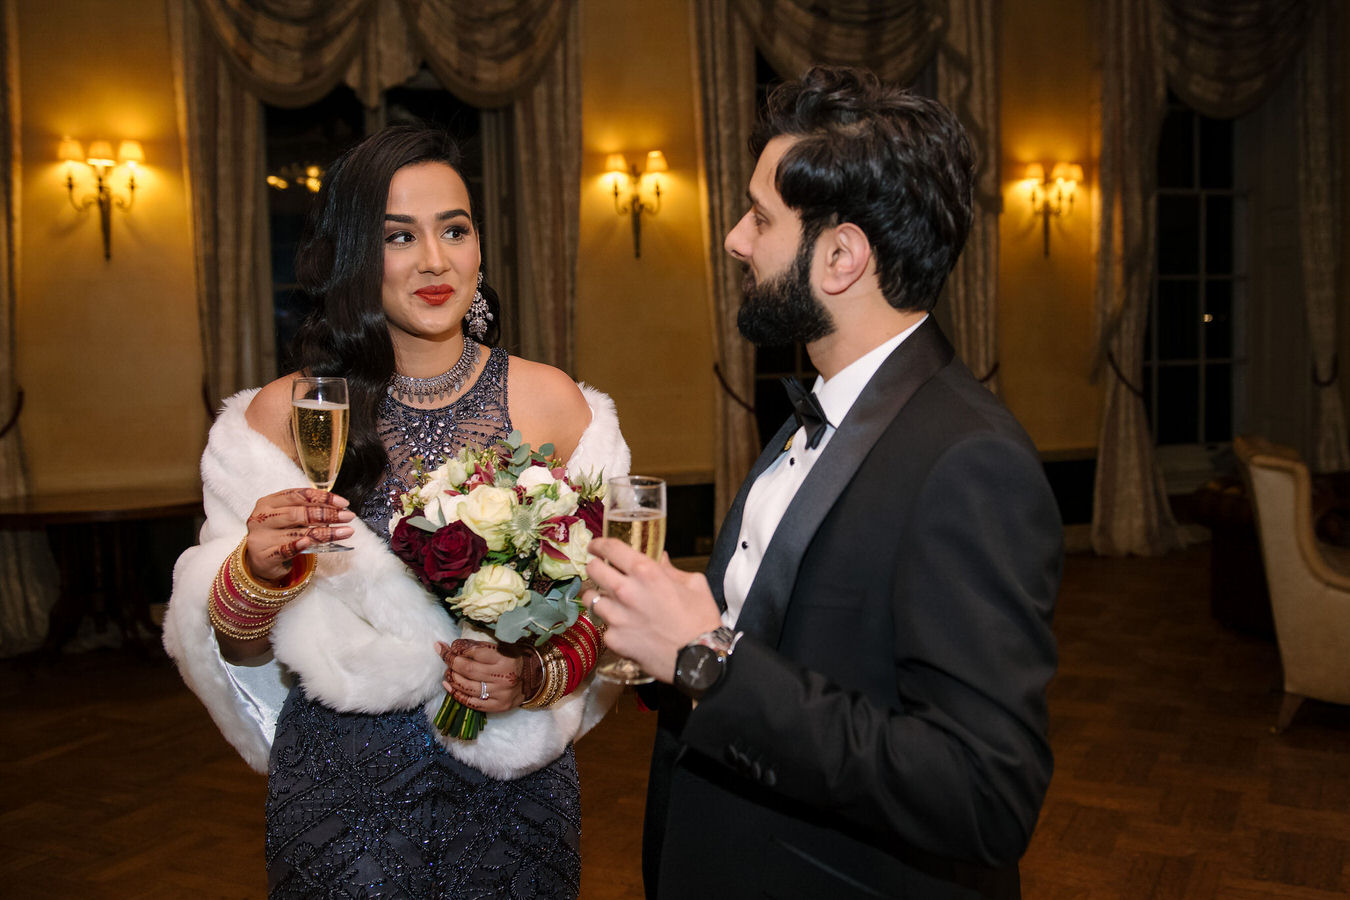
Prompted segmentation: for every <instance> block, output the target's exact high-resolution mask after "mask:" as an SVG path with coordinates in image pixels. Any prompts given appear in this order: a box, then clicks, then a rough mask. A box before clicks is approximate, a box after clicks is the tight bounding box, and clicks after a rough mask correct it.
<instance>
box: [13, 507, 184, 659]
mask: <svg viewBox="0 0 1350 900" xmlns="http://www.w3.org/2000/svg"><path fill="white" fill-rule="evenodd" d="M201 515H202V498H201V488H200V487H199V486H194V487H190V488H189V487H170V488H135V489H122V490H106V491H81V492H76V493H59V494H57V493H53V494H35V495H29V496H26V497H15V498H11V499H8V500H5V499H0V528H5V529H35V528H43V529H45V530H46V532H47V540H48V542H49V543H50V544H51V548H52V554H53V556H54V557H55V559H56V564H57V569H58V571H59V572H60V577H61V584H60V593H59V595H58V597H57V601H56V605H55V606H53V607H52V610H51V614H50V615H49V617H48V627H47V638H46V640H45V641H44V642H43V645H42V651H41V652H46V653H55V652H58V651H59V650H60V649H61V648H62V647H63V646H64V645H65V644H66V642H67V641H69V640H70V638H71V637H73V636H74V635H75V632H76V631H77V630H78V629H79V627H80V623H81V622H82V621H83V620H84V618H85V617H86V616H88V615H92V616H93V617H94V622H95V625H96V627H98V628H99V630H103V629H104V628H106V624H107V621H108V620H109V619H111V620H112V621H113V622H114V623H115V624H116V625H117V626H118V628H119V629H120V630H121V632H122V639H123V641H124V642H131V643H136V644H138V645H142V646H147V647H148V646H151V645H149V644H147V643H146V641H145V638H146V637H147V636H152V635H153V636H157V635H158V628H157V627H156V626H155V624H154V622H153V621H152V620H151V618H150V602H151V598H150V596H148V594H149V591H147V589H146V584H147V581H148V580H153V578H147V576H153V575H155V574H157V569H158V568H159V567H167V566H168V565H171V560H168V561H165V560H163V559H159V560H156V559H154V558H153V555H152V553H151V550H152V548H151V546H150V544H151V541H150V540H149V532H150V530H151V526H152V525H154V524H155V523H163V522H169V521H170V520H179V521H180V523H181V522H183V521H184V520H192V519H196V518H198V517H200V516H201ZM170 549H171V550H173V549H174V548H170ZM176 549H179V550H181V549H183V548H176ZM160 599H164V600H167V599H168V597H167V594H166V596H164V597H163V598H160ZM156 640H157V638H156Z"/></svg>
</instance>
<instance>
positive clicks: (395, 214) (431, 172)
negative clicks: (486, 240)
mask: <svg viewBox="0 0 1350 900" xmlns="http://www.w3.org/2000/svg"><path fill="white" fill-rule="evenodd" d="M469 211H470V210H469V189H468V187H467V186H465V184H464V180H463V179H462V178H460V177H459V175H458V173H456V172H455V170H454V169H452V168H450V167H449V166H448V165H446V164H445V163H439V162H424V163H416V164H414V165H411V166H405V167H403V168H402V169H399V170H398V171H397V172H395V173H394V177H393V179H392V180H391V181H390V182H389V202H388V203H387V205H386V206H385V212H384V287H383V291H382V297H383V304H384V315H385V318H386V319H388V321H389V333H390V335H391V337H392V338H393V340H394V346H395V347H398V346H399V345H400V344H405V345H406V342H407V341H409V340H412V339H418V338H422V339H429V340H445V339H446V338H448V337H450V336H452V335H454V334H456V333H458V332H459V330H460V320H461V319H463V318H464V315H465V313H467V312H468V310H469V305H470V304H471V303H472V302H473V296H474V292H475V290H476V289H477V284H478V266H479V263H480V261H481V256H480V254H479V247H478V234H477V232H475V231H474V228H473V220H472V218H471V217H470V215H469Z"/></svg>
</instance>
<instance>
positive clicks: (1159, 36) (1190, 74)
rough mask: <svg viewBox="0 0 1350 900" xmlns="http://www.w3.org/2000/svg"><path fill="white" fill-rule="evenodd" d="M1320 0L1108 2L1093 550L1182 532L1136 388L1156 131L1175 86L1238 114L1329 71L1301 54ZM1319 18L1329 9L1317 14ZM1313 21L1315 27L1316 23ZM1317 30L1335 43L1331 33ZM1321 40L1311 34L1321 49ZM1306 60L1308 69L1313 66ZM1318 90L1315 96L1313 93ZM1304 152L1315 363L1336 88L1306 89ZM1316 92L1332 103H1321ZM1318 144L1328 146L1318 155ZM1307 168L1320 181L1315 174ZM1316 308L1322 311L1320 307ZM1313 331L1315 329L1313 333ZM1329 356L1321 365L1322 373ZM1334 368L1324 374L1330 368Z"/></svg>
mask: <svg viewBox="0 0 1350 900" xmlns="http://www.w3.org/2000/svg"><path fill="white" fill-rule="evenodd" d="M1326 6H1327V4H1326V3H1325V0H1103V2H1102V4H1101V9H1102V15H1101V16H1100V23H1101V31H1100V34H1101V38H1102V47H1103V62H1102V153H1101V164H1100V183H1101V203H1102V205H1101V210H1100V216H1101V217H1100V221H1099V223H1098V225H1099V229H1098V245H1099V246H1098V253H1097V267H1098V268H1097V341H1098V348H1097V357H1098V371H1101V372H1104V373H1105V377H1106V397H1105V409H1104V411H1103V415H1102V426H1101V430H1100V433H1099V436H1098V456H1097V480H1096V485H1095V503H1094V508H1093V519H1092V542H1093V546H1094V548H1095V549H1096V550H1097V552H1098V553H1103V554H1109V555H1123V554H1127V553H1136V554H1140V555H1155V554H1159V553H1164V552H1166V551H1167V550H1168V549H1170V548H1172V547H1175V546H1177V544H1178V543H1179V537H1178V529H1177V526H1176V521H1175V520H1174V519H1173V517H1172V513H1171V508H1170V506H1169V505H1168V502H1167V496H1166V491H1165V489H1164V487H1163V483H1162V475H1161V472H1160V471H1159V469H1158V465H1157V461H1156V458H1155V455H1154V448H1153V439H1152V436H1151V435H1150V434H1149V430H1148V427H1147V422H1146V416H1145V410H1144V403H1143V397H1142V394H1141V393H1140V385H1141V384H1142V372H1143V333H1144V327H1145V324H1146V321H1147V315H1148V298H1149V291H1150V289H1151V286H1152V282H1153V270H1154V266H1155V265H1156V260H1157V248H1156V245H1155V237H1154V214H1155V205H1156V193H1157V184H1156V160H1157V154H1158V135H1159V131H1160V128H1161V125H1162V119H1163V115H1164V113H1165V111H1166V89H1167V86H1168V85H1169V84H1170V85H1171V86H1172V87H1173V89H1174V90H1176V91H1177V92H1178V94H1179V95H1180V96H1181V97H1182V98H1183V99H1184V100H1185V101H1186V102H1187V103H1188V104H1189V105H1191V106H1192V107H1193V108H1195V109H1197V110H1198V111H1199V112H1201V113H1203V114H1205V115H1208V116H1213V117H1231V116H1236V115H1239V114H1241V113H1244V112H1247V111H1249V110H1251V109H1253V108H1254V107H1255V106H1257V105H1258V104H1259V103H1260V102H1261V101H1262V100H1263V99H1264V98H1265V97H1266V95H1267V94H1269V93H1270V91H1271V89H1272V88H1273V87H1274V86H1275V84H1276V83H1278V81H1279V79H1280V78H1282V77H1284V76H1285V74H1286V73H1287V72H1288V71H1290V67H1291V66H1292V65H1293V64H1294V63H1295V62H1296V61H1300V60H1302V61H1300V65H1301V66H1303V67H1304V69H1303V71H1313V70H1315V72H1316V74H1314V75H1312V76H1311V78H1309V77H1305V78H1304V79H1303V81H1302V82H1301V83H1302V84H1304V85H1305V87H1306V86H1308V85H1309V84H1310V81H1311V82H1316V81H1319V80H1321V79H1325V78H1328V77H1329V70H1328V68H1327V66H1328V65H1329V63H1328V62H1327V59H1329V54H1328V55H1327V56H1326V57H1324V58H1322V61H1321V62H1320V63H1319V62H1318V61H1317V59H1315V58H1314V59H1313V60H1312V62H1311V63H1309V62H1308V60H1307V59H1304V58H1303V57H1302V56H1301V54H1303V52H1304V45H1305V43H1306V40H1305V39H1306V37H1307V35H1308V34H1309V31H1310V26H1311V25H1312V24H1313V22H1314V14H1315V13H1317V12H1318V10H1323V11H1325V7H1326ZM1317 20H1318V21H1322V22H1323V23H1324V24H1323V25H1322V26H1320V27H1322V29H1323V31H1324V32H1327V31H1328V29H1327V28H1326V26H1325V19H1323V18H1321V16H1320V15H1319V16H1318V17H1317ZM1312 30H1313V31H1314V32H1315V31H1316V28H1315V27H1314V28H1313V29H1312ZM1319 39H1325V40H1330V39H1331V38H1330V37H1329V36H1328V34H1325V33H1324V34H1322V35H1320V36H1319ZM1316 46H1317V44H1316V42H1314V44H1313V47H1314V51H1315V48H1316ZM1310 65H1311V68H1309V66H1310ZM1319 96H1320V98H1321V99H1320V100H1319V99H1315V98H1316V97H1319ZM1302 98H1303V99H1302V104H1303V108H1302V109H1301V110H1300V112H1299V117H1300V123H1301V129H1302V133H1301V134H1300V135H1299V144H1300V155H1301V156H1302V157H1303V159H1304V162H1305V165H1304V166H1301V167H1300V169H1301V170H1302V169H1303V168H1306V166H1307V164H1308V163H1310V162H1313V161H1314V157H1315V158H1316V159H1321V160H1322V161H1323V162H1322V165H1323V167H1324V168H1323V170H1322V172H1321V173H1320V174H1317V173H1314V174H1309V173H1305V172H1303V171H1300V173H1299V175H1300V185H1301V188H1300V203H1301V205H1302V208H1301V210H1300V220H1301V226H1302V227H1301V229H1300V230H1301V234H1302V236H1303V249H1302V254H1303V260H1304V272H1305V278H1308V279H1310V283H1311V284H1314V285H1315V284H1318V283H1320V284H1321V288H1320V289H1312V288H1310V290H1309V291H1308V292H1307V300H1306V301H1305V302H1306V303H1307V304H1308V307H1307V308H1308V315H1309V321H1310V323H1321V324H1320V326H1319V325H1318V324H1314V327H1315V328H1316V327H1323V328H1324V331H1325V340H1324V341H1322V345H1320V346H1319V345H1318V344H1316V343H1315V346H1316V347H1317V353H1318V361H1319V362H1325V363H1330V361H1331V359H1332V358H1333V355H1334V340H1335V338H1334V333H1335V331H1334V327H1333V325H1332V323H1334V321H1335V303H1334V277H1335V276H1334V271H1335V270H1334V265H1335V263H1334V250H1333V249H1330V248H1334V247H1336V246H1338V245H1337V244H1335V243H1334V237H1333V235H1334V231H1333V229H1334V228H1335V224H1334V223H1335V222H1336V221H1337V220H1338V217H1339V195H1336V194H1333V193H1332V191H1331V190H1330V189H1329V184H1328V183H1327V182H1326V181H1325V180H1324V179H1325V178H1326V177H1327V173H1329V172H1331V171H1332V170H1334V169H1335V164H1334V153H1335V150H1334V149H1333V147H1334V145H1333V144H1331V143H1330V141H1331V137H1330V135H1329V133H1328V131H1327V129H1328V128H1329V127H1330V124H1329V123H1330V122H1331V121H1332V120H1333V117H1332V116H1331V115H1330V111H1329V109H1328V108H1325V104H1326V101H1327V95H1326V92H1325V90H1322V91H1321V92H1320V93H1319V91H1318V90H1316V89H1314V90H1311V91H1304V93H1303V94H1302ZM1317 103H1322V104H1324V108H1321V109H1314V108H1313V107H1314V105H1316V104H1317ZM1318 154H1320V156H1318ZM1309 179H1311V180H1309ZM1314 308H1316V309H1317V310H1318V312H1316V313H1314ZM1315 341H1316V339H1315ZM1329 369H1330V365H1327V366H1324V367H1323V368H1322V369H1321V370H1320V371H1322V372H1323V373H1326V372H1327V371H1328V370H1329ZM1324 377H1325V376H1324ZM1331 380H1332V382H1333V383H1332V384H1331V385H1329V386H1328V387H1327V388H1325V389H1323V390H1322V391H1321V392H1320V394H1321V398H1320V399H1321V400H1322V407H1321V408H1322V410H1323V417H1322V420H1321V422H1320V426H1319V441H1318V443H1319V448H1320V447H1321V446H1322V444H1323V441H1324V440H1328V441H1330V442H1332V443H1339V447H1340V448H1341V449H1340V451H1339V452H1340V454H1341V455H1340V456H1339V457H1336V456H1335V455H1334V451H1333V452H1332V455H1331V456H1329V457H1328V458H1331V459H1336V458H1339V459H1341V460H1344V459H1345V458H1346V457H1345V455H1344V454H1345V451H1344V449H1343V448H1344V446H1345V425H1344V418H1343V413H1342V410H1341V407H1340V401H1339V384H1338V383H1335V379H1331Z"/></svg>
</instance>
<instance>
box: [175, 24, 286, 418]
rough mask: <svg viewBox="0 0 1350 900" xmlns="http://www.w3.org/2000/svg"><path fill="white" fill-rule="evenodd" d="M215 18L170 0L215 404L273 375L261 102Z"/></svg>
mask: <svg viewBox="0 0 1350 900" xmlns="http://www.w3.org/2000/svg"><path fill="white" fill-rule="evenodd" d="M211 27H212V26H211V24H210V18H209V17H207V16H204V15H201V14H199V12H198V8H197V6H195V5H194V4H193V3H192V2H187V0H171V2H170V3H169V30H170V37H171V40H172V47H173V63H174V89H175V95H176V100H177V104H178V134H179V139H180V141H181V142H182V146H183V166H184V169H185V177H184V179H183V180H184V183H185V184H186V185H187V189H188V200H189V208H190V210H191V219H190V222H191V228H192V235H193V241H192V245H193V252H194V254H195V256H196V267H195V269H196V282H197V309H198V327H199V330H200V334H201V342H202V362H203V367H204V380H203V386H202V392H203V399H204V401H205V402H206V404H207V407H208V410H209V411H211V412H214V410H215V408H216V407H217V406H219V404H220V402H221V401H222V400H223V399H224V398H226V397H228V396H230V395H231V394H233V393H235V392H236V391H239V390H242V389H243V388H246V387H252V386H255V385H259V384H264V383H266V382H268V381H271V380H272V379H273V378H274V377H276V350H275V338H274V333H273V321H272V264H271V263H272V259H271V251H270V247H269V243H270V238H269V233H268V227H267V195H266V191H267V187H266V183H265V182H264V180H263V176H264V174H265V167H266V163H265V146H264V135H263V122H262V116H263V113H262V105H261V104H260V103H259V102H258V98H257V97H256V96H255V95H254V94H253V93H252V92H251V91H250V90H249V89H248V88H247V87H245V83H244V82H243V81H241V80H240V79H239V78H237V77H236V76H235V72H234V71H233V70H232V67H231V66H230V65H229V64H228V62H227V59H226V56H227V55H226V54H224V53H222V52H221V51H220V49H219V47H218V44H217V41H216V40H215V38H214V37H213V35H212V32H211Z"/></svg>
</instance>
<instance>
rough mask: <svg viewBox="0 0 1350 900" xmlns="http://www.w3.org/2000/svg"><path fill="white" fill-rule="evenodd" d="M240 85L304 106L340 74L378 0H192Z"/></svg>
mask: <svg viewBox="0 0 1350 900" xmlns="http://www.w3.org/2000/svg"><path fill="white" fill-rule="evenodd" d="M193 2H194V4H195V6H196V7H197V8H198V9H199V10H200V11H201V17H202V22H203V24H204V25H205V26H206V27H207V29H209V32H210V33H211V34H214V35H215V37H216V39H217V41H218V42H219V44H220V46H221V47H222V48H224V50H225V51H226V52H225V59H226V60H227V61H228V62H229V64H230V65H231V66H232V68H233V69H234V73H235V75H236V76H237V77H238V79H239V81H240V82H241V83H242V85H243V87H245V88H247V90H248V91H249V92H250V93H252V94H253V95H254V96H255V97H260V98H262V99H263V100H265V101H266V102H268V103H271V104H273V105H276V106H306V105H308V104H310V103H313V102H315V101H316V100H319V99H320V98H322V97H323V96H324V95H325V94H327V93H328V92H329V91H331V90H332V89H333V86H334V85H335V84H337V83H338V79H339V78H341V77H342V75H343V73H344V72H345V71H346V69H347V67H348V65H349V64H350V63H351V60H352V58H353V57H354V56H355V55H356V52H357V50H358V49H359V48H360V47H361V44H362V41H363V39H364V38H365V36H366V34H367V33H368V32H369V31H370V29H371V26H372V22H373V19H374V16H373V7H374V6H375V5H376V2H377V0H193Z"/></svg>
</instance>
